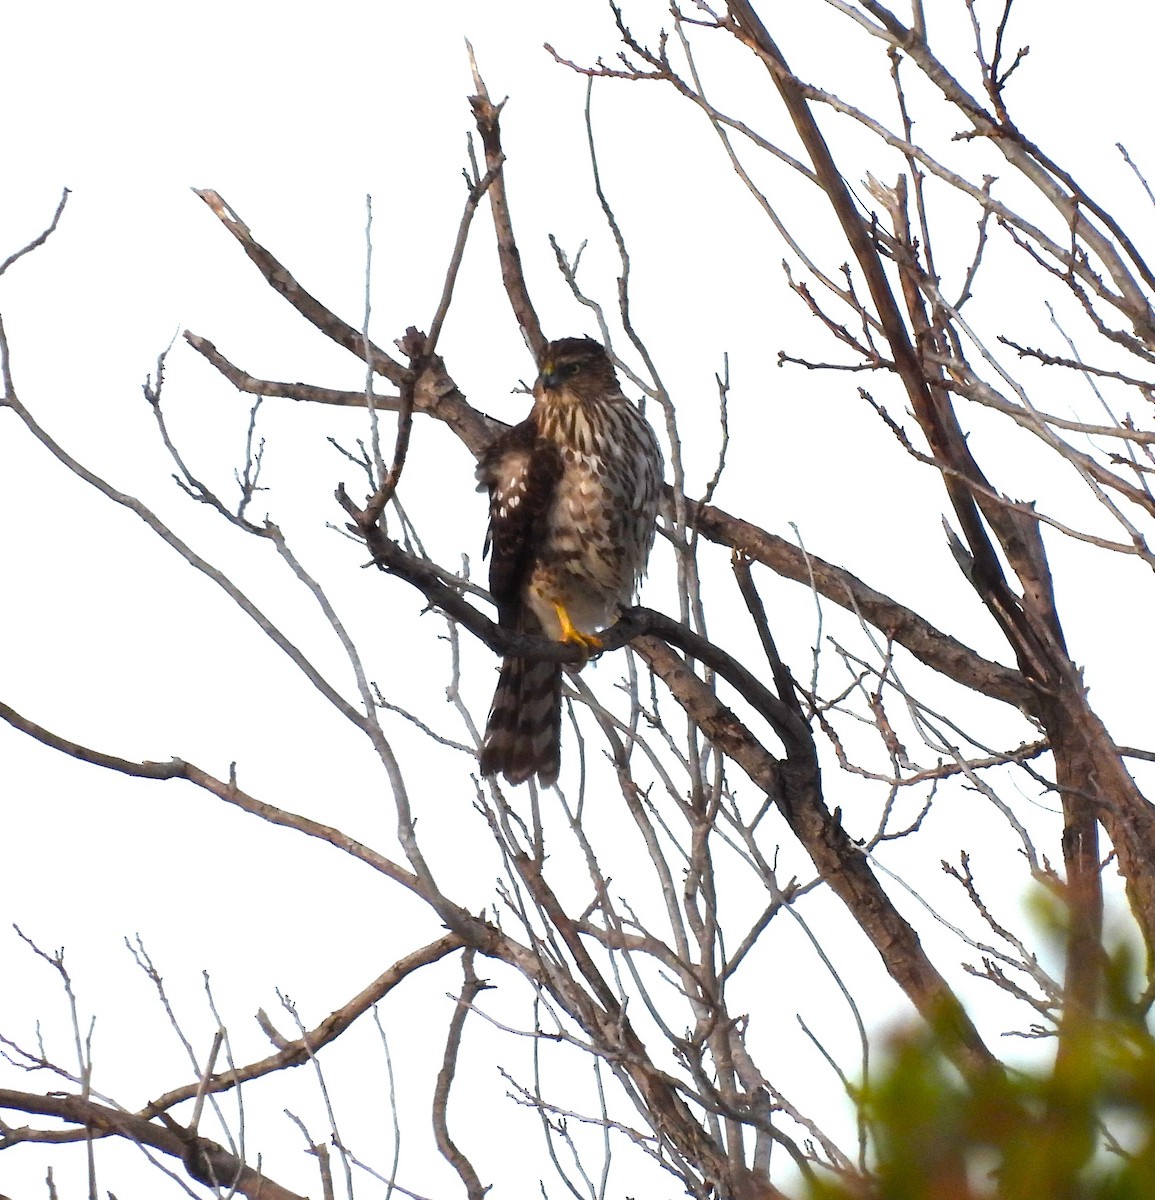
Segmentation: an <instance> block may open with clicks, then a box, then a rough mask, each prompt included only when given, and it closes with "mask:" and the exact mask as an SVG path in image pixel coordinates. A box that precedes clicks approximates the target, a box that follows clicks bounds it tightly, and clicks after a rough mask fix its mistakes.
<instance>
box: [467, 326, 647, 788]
mask: <svg viewBox="0 0 1155 1200" xmlns="http://www.w3.org/2000/svg"><path fill="white" fill-rule="evenodd" d="M533 396H534V403H533V408H532V409H531V410H530V413H529V416H528V417H526V419H525V420H524V421H522V422H521V424H519V425H515V426H513V427H512V428H511V429H508V430H506V431H505V433H503V434H502V435H501V436H500V437H498V438H497V440H496V441H495V442H494V443H493V445H492V446H491V447H490V448H489V449H488V450H487V451H486V453H485V454H484V455H483V457H482V459H481V462H480V464H479V466H478V469H477V477H478V479H479V480H480V481H481V484H482V486H484V487H486V488H488V490H489V496H490V519H489V546H490V550H491V558H490V572H489V585H490V591H491V592H492V593H493V598H494V600H495V601H496V603H497V607H498V621H499V623H500V624H501V626H502V628H504V629H509V630H511V631H517V632H519V633H532V634H536V635H538V636H544V637H548V638H551V639H553V640H554V641H560V642H567V643H571V644H573V645H578V646H581V647H582V648H583V649H584V650H585V651H586V652H587V653H588V652H589V651H591V650H596V649H599V648H600V647H601V641H600V639H599V638H598V636H597V631H598V630H600V629H604V628H605V627H606V626H607V625H608V624H610V622H611V621H613V620H614V619H615V618H616V616H617V614H618V612H619V611H620V609H621V608H622V606H624V605H627V604H629V603H630V600H631V598H632V596H633V594H634V591H635V589H636V588H637V585H638V581H639V579H640V578H641V576H642V574H643V572H644V571H645V568H646V560H647V558H648V557H649V552H650V547H651V546H652V544H653V540H654V523H655V520H656V519H657V511H658V499H659V496H660V492H661V481H662V454H661V450H660V449H659V447H658V442H657V439H656V438H655V436H654V432H653V430H652V429H651V428H650V426H649V424H648V423H647V422H646V420H645V418H644V417H643V416H642V414H641V413H640V412H639V411H638V409H637V408H636V407H635V406H634V405H633V404H631V403H630V401H629V400H627V399H626V397H625V396H624V395H623V394H622V391H621V388H620V386H619V384H618V380H617V376H616V375H615V374H614V369H613V366H612V364H611V363H610V360H609V357H608V356H607V354H606V352H605V350H604V349H603V347H602V346H601V345H600V344H599V343H597V342H595V341H593V340H592V339H590V338H563V339H561V340H560V341H556V342H551V343H550V344H549V345H548V346H547V347H546V350H545V354H544V357H543V359H542V363H541V369H540V372H539V374H538V378H537V382H536V383H535V385H534V389H533ZM561 673H562V667H560V666H559V665H558V664H557V663H550V662H538V661H534V660H532V659H523V658H517V657H512V656H511V657H507V658H506V659H505V660H504V661H503V663H502V667H501V675H500V677H499V679H498V684H497V691H496V693H495V694H494V698H493V705H492V708H491V709H490V714H489V721H488V724H487V726H486V731H485V738H484V741H483V743H482V749H481V773H482V774H483V775H498V774H500V775H504V776H505V778H506V779H507V780H509V782H510V783H515V784H516V783H523V782H524V781H525V780H527V779H529V778H531V777H532V776H535V775H536V776H537V779H538V782H539V783H541V784H543V785H549V784H551V783H554V782H555V781H556V779H557V776H558V770H559V767H560V759H561Z"/></svg>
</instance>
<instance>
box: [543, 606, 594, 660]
mask: <svg viewBox="0 0 1155 1200" xmlns="http://www.w3.org/2000/svg"><path fill="white" fill-rule="evenodd" d="M553 607H554V611H555V612H556V613H557V619H558V624H559V625H561V637H559V638H558V641H559V642H564V643H565V644H566V645H567V646H581V648H582V649H583V650H584V651H585V656H586V659H588V658H589V656H590V654H592V653H594V652H596V651H598V650H600V649H601V648H602V639H601V638H600V637H598V635H597V634H596V633H582V631H581V630H580V629H578V628H577V627H576V626H575V625H574V623H573V621H571V620H570V615H569V613H568V612H566V608H565V605H564V604H561V603H559V602H557V601H554V606H553Z"/></svg>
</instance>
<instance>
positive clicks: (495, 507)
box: [477, 415, 561, 627]
mask: <svg viewBox="0 0 1155 1200" xmlns="http://www.w3.org/2000/svg"><path fill="white" fill-rule="evenodd" d="M477 478H478V480H479V481H480V483H481V485H482V486H483V487H486V488H488V489H489V533H488V536H487V537H486V549H487V550H488V551H489V553H490V560H489V590H490V592H492V593H493V598H494V600H495V601H496V602H497V607H498V618H499V620H500V622H501V624H502V625H505V626H507V627H509V626H515V625H517V624H519V621H518V617H519V615H520V613H519V610H520V607H521V593H522V588H523V587H524V585H525V581H526V579H527V578H528V577H529V573H530V572H531V571H532V569H533V566H534V563H535V562H536V561H537V558H538V556H539V554H540V551H541V547H542V545H543V544H544V540H545V538H546V536H547V534H548V522H549V514H550V509H551V507H552V505H553V499H554V493H555V491H556V489H557V483H558V480H559V479H560V478H561V456H560V454H559V453H558V449H557V447H556V446H555V445H554V444H553V443H552V442H548V441H545V440H543V439H541V438H539V437H538V436H537V424H536V422H535V421H534V419H533V417H532V415H531V416H529V417H527V418H526V419H525V420H524V421H522V422H521V423H520V424H519V425H514V426H513V427H512V428H510V429H507V430H506V431H505V433H503V434H502V435H501V436H500V437H499V438H498V439H497V441H495V442H494V443H493V445H492V446H490V448H489V449H488V450H487V451H486V452H485V454H484V455H483V456H482V459H481V462H480V463H479V464H478V468H477Z"/></svg>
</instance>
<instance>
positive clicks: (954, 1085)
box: [809, 945, 1155, 1200]
mask: <svg viewBox="0 0 1155 1200" xmlns="http://www.w3.org/2000/svg"><path fill="white" fill-rule="evenodd" d="M1104 960H1105V961H1104V971H1103V992H1104V997H1103V1005H1102V1010H1103V1015H1102V1016H1100V1017H1094V1018H1089V1017H1083V1018H1075V1017H1073V1016H1071V1015H1068V1016H1067V1017H1066V1018H1065V1019H1064V1025H1063V1027H1062V1030H1061V1035H1060V1036H1058V1037H1057V1038H1055V1039H1054V1045H1055V1054H1054V1055H1053V1057H1052V1062H1051V1064H1050V1066H1049V1067H1046V1068H1043V1069H1037V1070H1023V1069H1016V1068H1008V1069H1007V1070H1006V1072H1005V1073H1003V1072H1001V1071H1000V1072H992V1073H991V1074H989V1075H986V1076H984V1077H980V1078H978V1079H971V1080H967V1079H964V1078H963V1076H962V1075H961V1074H960V1073H959V1071H958V1070H957V1069H956V1067H955V1066H954V1065H953V1064H952V1063H951V1062H950V1060H949V1059H948V1057H947V1054H946V1050H945V1047H946V1045H947V1044H948V1038H947V1036H946V1032H945V1026H944V1029H941V1030H936V1029H933V1028H930V1029H928V1028H927V1027H925V1026H923V1027H921V1028H920V1029H918V1030H917V1031H907V1032H903V1033H900V1034H898V1035H896V1036H894V1037H893V1039H892V1041H891V1044H890V1049H889V1053H888V1056H887V1062H886V1065H885V1067H884V1068H883V1070H882V1071H881V1072H880V1074H879V1077H878V1078H877V1079H876V1080H874V1081H872V1082H871V1083H870V1084H869V1085H867V1086H866V1087H864V1088H863V1089H861V1090H860V1092H859V1094H858V1096H857V1097H856V1098H857V1099H858V1100H859V1102H860V1103H861V1104H862V1106H863V1111H864V1112H865V1114H866V1121H867V1127H868V1129H869V1132H870V1143H871V1146H872V1149H873V1162H872V1163H871V1164H870V1171H871V1174H870V1178H869V1179H868V1181H867V1182H866V1183H865V1184H864V1183H863V1182H862V1181H861V1180H855V1181H853V1182H848V1181H847V1180H845V1179H842V1180H832V1179H831V1178H830V1177H829V1176H827V1177H824V1178H822V1179H814V1180H812V1181H811V1183H810V1191H809V1197H810V1200H851V1198H853V1200H986V1198H988V1197H991V1198H998V1200H1155V1036H1152V1032H1151V1029H1150V1027H1149V1022H1148V1019H1147V1011H1148V1008H1149V1006H1150V1000H1149V998H1145V999H1143V1000H1141V1001H1138V1002H1137V1001H1136V1000H1135V999H1134V997H1135V996H1136V994H1137V986H1136V985H1137V984H1138V981H1139V976H1140V974H1141V972H1140V970H1139V969H1138V968H1139V967H1141V959H1140V957H1139V956H1138V955H1137V954H1136V953H1135V952H1134V950H1133V949H1132V948H1131V947H1130V946H1128V945H1124V946H1121V947H1120V948H1118V949H1117V950H1116V951H1115V952H1113V953H1111V954H1110V955H1105V956H1104Z"/></svg>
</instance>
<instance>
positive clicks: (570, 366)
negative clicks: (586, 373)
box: [557, 362, 578, 379]
mask: <svg viewBox="0 0 1155 1200" xmlns="http://www.w3.org/2000/svg"><path fill="white" fill-rule="evenodd" d="M557 373H558V374H559V375H561V376H562V377H563V378H565V379H568V378H569V377H570V376H571V375H576V374H577V373H578V364H577V363H575V362H567V363H559V364H558V368H557Z"/></svg>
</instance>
